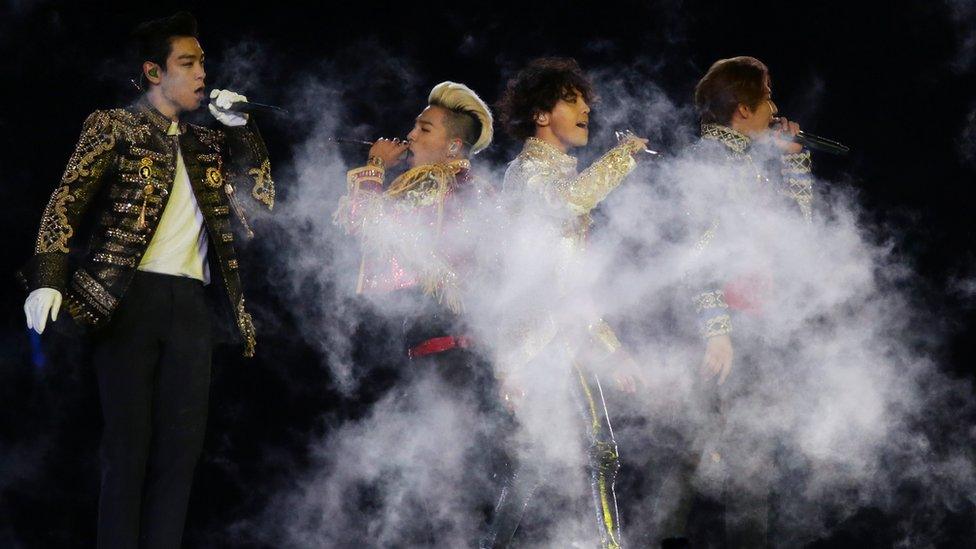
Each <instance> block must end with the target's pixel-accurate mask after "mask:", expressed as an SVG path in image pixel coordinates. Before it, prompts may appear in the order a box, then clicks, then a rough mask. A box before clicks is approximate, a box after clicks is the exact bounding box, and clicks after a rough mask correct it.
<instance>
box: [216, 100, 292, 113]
mask: <svg viewBox="0 0 976 549" xmlns="http://www.w3.org/2000/svg"><path fill="white" fill-rule="evenodd" d="M224 110H227V111H234V112H239V113H242V114H250V113H265V112H266V113H271V114H280V115H287V114H288V111H286V110H285V109H283V108H281V107H278V106H275V105H268V104H267V103H255V102H253V101H237V102H235V103H231V104H230V107H228V108H226V109H224Z"/></svg>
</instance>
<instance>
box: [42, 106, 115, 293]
mask: <svg viewBox="0 0 976 549" xmlns="http://www.w3.org/2000/svg"><path fill="white" fill-rule="evenodd" d="M115 144H116V135H115V132H114V126H113V123H112V119H111V118H110V116H109V113H108V112H105V111H95V112H94V113H92V115H91V116H89V117H88V119H87V120H85V124H84V126H83V129H82V132H81V137H80V138H79V139H78V144H77V145H76V146H75V150H74V153H73V154H72V155H71V159H70V160H69V161H68V167H67V168H66V169H65V171H64V175H63V176H62V178H61V184H60V185H58V187H57V189H55V190H54V193H53V194H52V195H51V198H50V200H49V201H48V204H47V207H45V208H44V214H43V215H42V217H41V226H40V230H39V231H38V233H37V242H36V244H35V247H34V256H33V257H32V258H31V260H30V261H29V262H28V264H27V266H26V267H25V268H24V271H23V274H24V278H25V279H26V282H27V289H28V290H31V291H33V290H36V289H38V288H54V289H56V290H58V291H61V292H63V291H64V288H65V286H66V284H67V281H68V252H69V251H70V250H71V246H72V237H73V236H74V235H75V229H76V228H77V227H78V226H79V225H80V224H81V222H82V217H83V216H84V214H85V212H87V210H88V208H89V206H90V205H91V203H92V200H93V199H94V197H95V196H96V195H97V194H98V191H99V189H101V187H102V183H103V180H104V175H105V173H106V172H107V171H108V170H109V168H110V167H111V166H112V165H113V164H114V163H115V159H116V151H115Z"/></svg>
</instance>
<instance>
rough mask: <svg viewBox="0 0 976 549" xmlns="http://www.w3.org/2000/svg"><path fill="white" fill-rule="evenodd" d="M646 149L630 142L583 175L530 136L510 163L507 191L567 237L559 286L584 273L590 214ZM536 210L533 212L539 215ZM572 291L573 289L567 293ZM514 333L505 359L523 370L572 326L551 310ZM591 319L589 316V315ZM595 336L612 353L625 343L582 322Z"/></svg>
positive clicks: (535, 314) (519, 324)
mask: <svg viewBox="0 0 976 549" xmlns="http://www.w3.org/2000/svg"><path fill="white" fill-rule="evenodd" d="M641 147H642V145H641V143H640V142H639V141H636V140H626V141H624V142H622V143H621V144H619V145H617V146H616V147H614V148H613V149H610V151H608V152H607V153H606V154H604V155H603V156H602V157H601V158H600V159H599V160H597V161H596V162H594V163H593V164H592V165H591V166H590V167H588V168H586V169H585V170H583V172H582V173H579V172H577V160H576V158H575V157H573V156H570V155H568V154H566V153H563V152H562V151H559V150H558V149H556V148H555V147H553V146H552V145H550V144H548V143H546V142H545V141H542V140H540V139H536V138H534V137H530V138H528V139H527V140H526V141H525V145H524V147H523V149H522V152H520V153H519V155H518V156H516V157H515V159H514V160H512V162H511V163H510V164H509V166H508V169H507V170H506V172H505V181H504V185H503V189H504V192H505V193H508V194H509V195H510V196H512V197H514V198H515V201H514V202H515V203H516V204H518V203H521V204H522V205H523V207H524V206H525V205H529V207H532V206H535V207H537V210H541V211H542V212H545V213H546V214H548V216H549V220H548V222H549V223H550V224H552V225H553V226H554V227H555V228H556V229H557V230H558V231H560V232H561V235H562V237H561V239H560V240H561V241H560V242H559V249H558V250H557V253H558V254H559V255H560V257H559V258H558V259H557V261H556V270H557V272H555V273H553V275H554V281H555V283H556V284H557V285H562V283H563V281H564V280H563V279H565V274H566V273H568V272H570V271H571V270H573V269H576V268H578V265H577V264H578V263H579V262H580V261H581V260H582V251H583V250H584V248H585V244H586V235H587V231H588V229H589V227H590V224H591V223H592V221H591V218H590V213H591V212H592V211H593V209H594V208H596V206H597V205H598V204H599V203H600V202H601V201H603V199H604V198H606V197H607V195H609V194H610V192H611V191H613V190H614V189H616V188H617V186H619V185H620V183H621V182H622V181H623V179H624V177H625V176H627V174H629V173H630V172H631V171H632V170H633V169H634V167H635V166H636V162H635V161H634V158H633V154H634V153H635V152H637V151H638V150H639V149H640V148H641ZM537 210H533V213H538V212H537ZM564 291H569V290H564ZM517 316H520V317H521V318H519V319H517V320H516V321H515V322H514V325H513V326H512V327H510V329H509V330H508V331H509V332H511V333H510V334H509V337H510V338H511V339H512V340H513V341H514V342H515V344H514V345H512V346H511V351H512V353H511V356H508V357H503V358H501V359H500V361H501V363H502V364H503V367H504V365H508V366H515V367H517V366H520V365H522V364H525V363H527V362H528V361H530V360H532V358H533V357H534V356H536V355H537V354H538V353H539V352H540V351H542V349H543V348H544V347H545V346H546V345H548V344H549V343H550V342H551V341H552V340H553V339H554V338H556V336H557V335H558V334H559V333H560V332H561V331H563V330H564V329H565V328H566V327H564V326H558V325H557V323H556V321H555V319H554V318H553V316H552V314H551V312H550V311H525V312H524V314H519V315H517ZM583 316H587V315H585V314H584V315H583ZM580 320H581V322H580V323H581V324H583V325H585V329H586V330H588V332H589V334H590V336H591V337H592V338H593V339H595V340H596V341H597V342H599V345H600V346H601V347H603V348H604V349H605V350H606V351H607V352H610V353H612V352H614V351H616V350H617V349H619V348H620V341H619V340H618V339H617V336H616V334H614V332H613V330H612V329H611V328H610V326H609V325H608V324H607V323H606V322H604V321H603V320H602V319H600V318H598V317H596V318H581V319H580Z"/></svg>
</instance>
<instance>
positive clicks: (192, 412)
mask: <svg viewBox="0 0 976 549" xmlns="http://www.w3.org/2000/svg"><path fill="white" fill-rule="evenodd" d="M211 350H212V334H211V320H210V312H209V309H208V306H207V301H206V299H205V296H204V287H203V284H202V283H201V282H200V281H198V280H193V279H190V278H183V277H176V276H168V275H161V274H155V273H147V272H141V271H140V272H137V273H136V275H135V277H134V279H133V281H132V283H131V285H130V287H129V289H128V292H127V293H126V295H125V297H124V298H123V299H122V302H121V303H120V304H119V309H118V310H117V311H116V313H115V315H114V317H113V318H112V321H111V322H110V323H109V325H108V326H106V328H105V330H104V331H102V332H100V333H99V334H98V335H97V336H96V338H95V342H94V356H93V364H94V367H95V373H96V376H97V378H98V389H99V398H100V400H101V406H102V417H103V421H104V432H103V435H102V444H101V466H102V478H101V493H100V495H99V502H98V547H100V548H112V549H125V548H136V547H139V548H178V547H180V544H181V540H182V537H183V524H184V522H185V519H186V507H187V501H188V499H189V495H190V485H191V483H192V480H193V471H194V468H195V467H196V463H197V459H198V457H199V455H200V451H201V449H202V447H203V437H204V431H205V427H206V421H207V404H208V400H209V393H210V357H211Z"/></svg>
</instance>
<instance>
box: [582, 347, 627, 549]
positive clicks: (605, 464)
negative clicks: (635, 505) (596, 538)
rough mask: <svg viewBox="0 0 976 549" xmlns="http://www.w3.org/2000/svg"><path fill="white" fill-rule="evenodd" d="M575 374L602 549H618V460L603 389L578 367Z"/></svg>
mask: <svg viewBox="0 0 976 549" xmlns="http://www.w3.org/2000/svg"><path fill="white" fill-rule="evenodd" d="M574 373H575V375H576V376H577V378H578V381H579V386H578V391H579V393H580V395H579V398H580V400H581V404H582V410H583V418H584V420H585V421H586V435H587V439H588V441H589V469H590V486H591V489H592V492H593V502H594V506H595V508H596V513H597V521H598V523H599V528H600V538H601V546H602V547H607V548H617V547H621V544H622V543H623V542H622V540H621V536H620V518H619V517H620V515H619V513H618V511H617V495H616V493H615V492H614V482H615V480H616V478H617V471H618V470H619V469H620V459H619V457H618V454H617V441H616V440H614V438H613V427H612V426H611V425H610V417H609V415H608V413H607V405H606V402H605V401H604V399H603V387H601V386H600V379H599V378H598V377H597V376H596V375H595V374H590V373H587V372H584V371H583V370H582V369H581V368H580V367H579V366H574Z"/></svg>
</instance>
